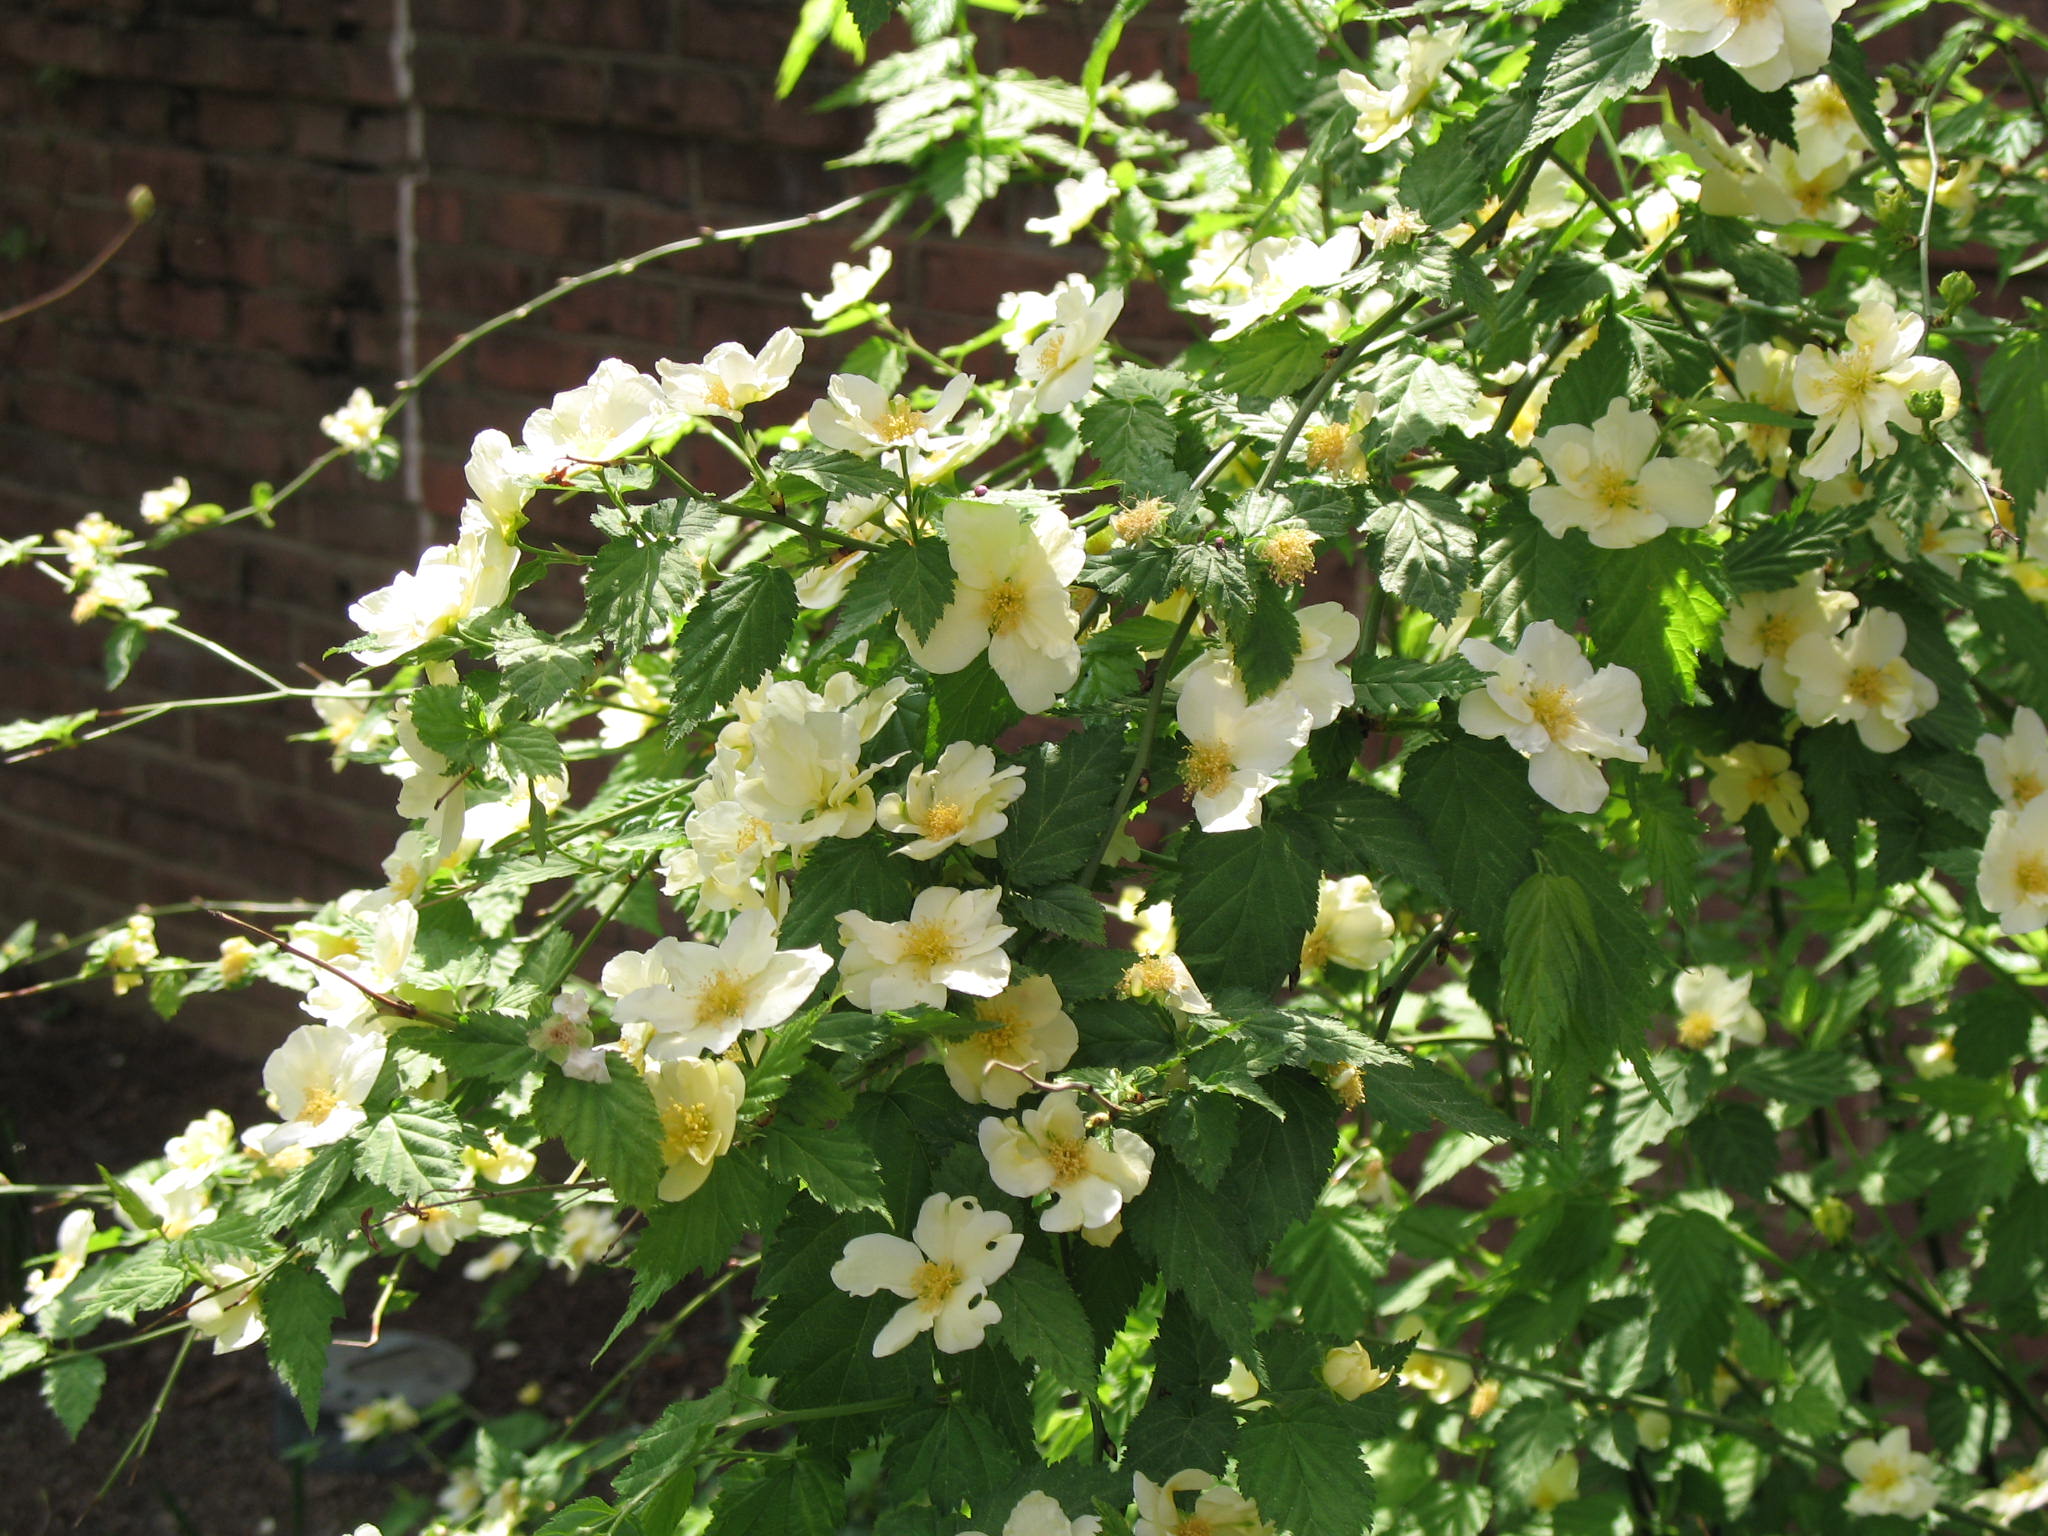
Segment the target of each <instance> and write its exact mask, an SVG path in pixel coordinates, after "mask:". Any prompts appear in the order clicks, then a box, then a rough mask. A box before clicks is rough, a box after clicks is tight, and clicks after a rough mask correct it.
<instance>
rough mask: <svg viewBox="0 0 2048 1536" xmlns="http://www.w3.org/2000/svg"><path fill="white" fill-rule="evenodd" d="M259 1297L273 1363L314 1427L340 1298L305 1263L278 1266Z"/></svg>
mask: <svg viewBox="0 0 2048 1536" xmlns="http://www.w3.org/2000/svg"><path fill="white" fill-rule="evenodd" d="M257 1296H258V1300H257V1307H258V1310H259V1311H261V1312H262V1314H263V1347H264V1348H265V1349H267V1350H268V1351H269V1352H270V1364H271V1368H272V1369H273V1370H275V1371H276V1372H277V1374H278V1379H279V1380H281V1381H282V1382H283V1383H284V1384H285V1385H286V1386H287V1387H289V1388H291V1393H292V1396H293V1397H295V1398H297V1399H298V1403H299V1411H300V1412H301V1413H303V1414H304V1415H305V1416H306V1428H308V1429H311V1428H312V1427H313V1423H314V1420H316V1419H317V1418H318V1417H319V1416H320V1384H321V1382H322V1381H324V1380H325V1379H326V1376H327V1346H328V1343H329V1342H330V1340H332V1338H333V1337H334V1320H335V1319H336V1318H337V1317H339V1316H341V1312H342V1306H341V1298H340V1297H339V1296H337V1295H335V1293H334V1287H333V1286H331V1285H329V1284H328V1283H327V1277H326V1276H324V1275H322V1274H321V1273H320V1272H319V1271H318V1270H317V1269H314V1268H312V1267H311V1266H310V1265H306V1264H286V1265H284V1266H282V1267H281V1268H279V1269H277V1270H276V1271H275V1272H274V1273H272V1275H271V1276H270V1278H269V1279H268V1280H265V1281H264V1282H263V1289H262V1290H261V1291H259V1292H258V1293H257Z"/></svg>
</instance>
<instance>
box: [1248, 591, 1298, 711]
mask: <svg viewBox="0 0 2048 1536" xmlns="http://www.w3.org/2000/svg"><path fill="white" fill-rule="evenodd" d="M1252 590H1253V594H1254V595H1253V604H1252V612H1251V617H1250V618H1249V619H1248V620H1247V621H1246V622H1245V623H1243V624H1241V625H1239V626H1237V627H1236V628H1233V629H1232V630H1231V631H1230V654H1231V657H1232V659H1233V660H1234V661H1235V662H1236V663H1237V671H1238V675H1239V676H1240V677H1241V678H1242V679H1243V681H1244V696H1245V699H1246V701H1247V702H1253V701H1256V700H1258V699H1262V698H1264V697H1265V696H1266V695H1267V694H1269V693H1271V692H1272V691H1273V690H1274V689H1276V688H1278V687H1279V686H1280V685H1281V684H1282V683H1284V682H1286V681H1287V679H1288V678H1289V677H1290V676H1291V675H1292V674H1293V672H1294V659H1295V657H1296V656H1297V655H1298V654H1299V653H1300V651H1301V624H1300V622H1299V621H1298V620H1297V619H1296V618H1295V616H1294V602H1293V599H1291V598H1290V597H1289V596H1288V595H1287V590H1286V588H1284V587H1282V586H1281V585H1280V584H1279V583H1278V582H1276V581H1274V580H1273V579H1272V578H1271V577H1270V576H1267V575H1265V574H1264V573H1263V572H1260V573H1257V574H1255V575H1254V576H1253V578H1252Z"/></svg>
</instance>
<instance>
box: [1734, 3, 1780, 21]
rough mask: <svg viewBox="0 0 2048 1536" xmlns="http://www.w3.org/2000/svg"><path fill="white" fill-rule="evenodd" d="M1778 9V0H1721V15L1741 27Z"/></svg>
mask: <svg viewBox="0 0 2048 1536" xmlns="http://www.w3.org/2000/svg"><path fill="white" fill-rule="evenodd" d="M1777 8H1778V0H1721V14H1722V15H1724V16H1728V17H1732V18H1733V19H1734V20H1735V21H1736V23H1737V24H1738V25H1739V24H1741V23H1743V22H1749V21H1755V20H1756V19H1757V18H1758V17H1760V16H1767V15H1769V14H1770V13H1771V12H1773V11H1775V10H1776V9H1777Z"/></svg>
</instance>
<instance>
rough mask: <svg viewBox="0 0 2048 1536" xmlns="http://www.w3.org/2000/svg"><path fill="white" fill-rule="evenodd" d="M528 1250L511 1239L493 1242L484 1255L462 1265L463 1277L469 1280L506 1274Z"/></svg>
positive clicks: (492, 1277)
mask: <svg viewBox="0 0 2048 1536" xmlns="http://www.w3.org/2000/svg"><path fill="white" fill-rule="evenodd" d="M525 1252H526V1250H525V1249H524V1248H521V1247H520V1246H519V1245H518V1244H517V1243H515V1242H512V1241H510V1240H509V1239H508V1240H506V1241H504V1242H499V1243H493V1244H491V1246H490V1249H489V1251H488V1252H486V1253H485V1254H484V1255H483V1256H482V1257H480V1258H475V1259H471V1260H470V1261H469V1262H468V1263H467V1264H465V1265H463V1266H462V1278H463V1279H465V1280H469V1281H472V1282H474V1281H478V1280H491V1279H495V1278H496V1277H497V1276H499V1275H502V1274H504V1273H505V1272H506V1271H507V1270H509V1269H510V1268H511V1267H512V1266H513V1265H514V1264H517V1263H518V1262H519V1258H520V1255H521V1254H523V1253H525Z"/></svg>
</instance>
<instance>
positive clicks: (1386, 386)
mask: <svg viewBox="0 0 2048 1536" xmlns="http://www.w3.org/2000/svg"><path fill="white" fill-rule="evenodd" d="M1370 388H1371V389H1372V392H1373V396H1374V398H1375V399H1377V400H1379V401H1380V413H1379V415H1378V416H1377V417H1376V418H1375V424H1376V426H1377V427H1378V429H1379V430H1380V431H1381V432H1382V433H1383V434H1385V441H1386V451H1387V452H1388V453H1389V454H1402V453H1406V452H1407V451H1408V450H1409V449H1410V448H1415V447H1419V446H1420V445H1421V444H1423V443H1426V442H1428V441H1429V440H1430V439H1431V438H1433V437H1435V436H1436V435H1437V434H1438V433H1440V432H1443V431H1445V430H1446V429H1448V428H1451V427H1454V426H1456V425H1457V424H1458V423H1460V422H1463V421H1465V420H1466V419H1467V418H1469V417H1470V415H1471V413H1472V407H1473V406H1475V405H1477V404H1478V403H1479V381H1478V380H1477V379H1475V378H1473V377H1472V375H1471V374H1469V373H1467V372H1466V371H1465V370H1464V369H1463V368H1460V367H1458V366H1456V365H1455V364H1453V363H1443V362H1438V361H1437V360H1436V359H1435V358H1433V357H1431V356H1429V355H1428V354H1427V353H1424V352H1408V351H1401V352H1396V353H1395V354H1394V355H1393V356H1392V357H1391V358H1389V359H1388V360H1387V361H1386V362H1384V363H1381V364H1380V365H1379V366H1378V367H1377V368H1375V369H1374V370H1373V371H1372V374H1371V379H1370Z"/></svg>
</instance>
